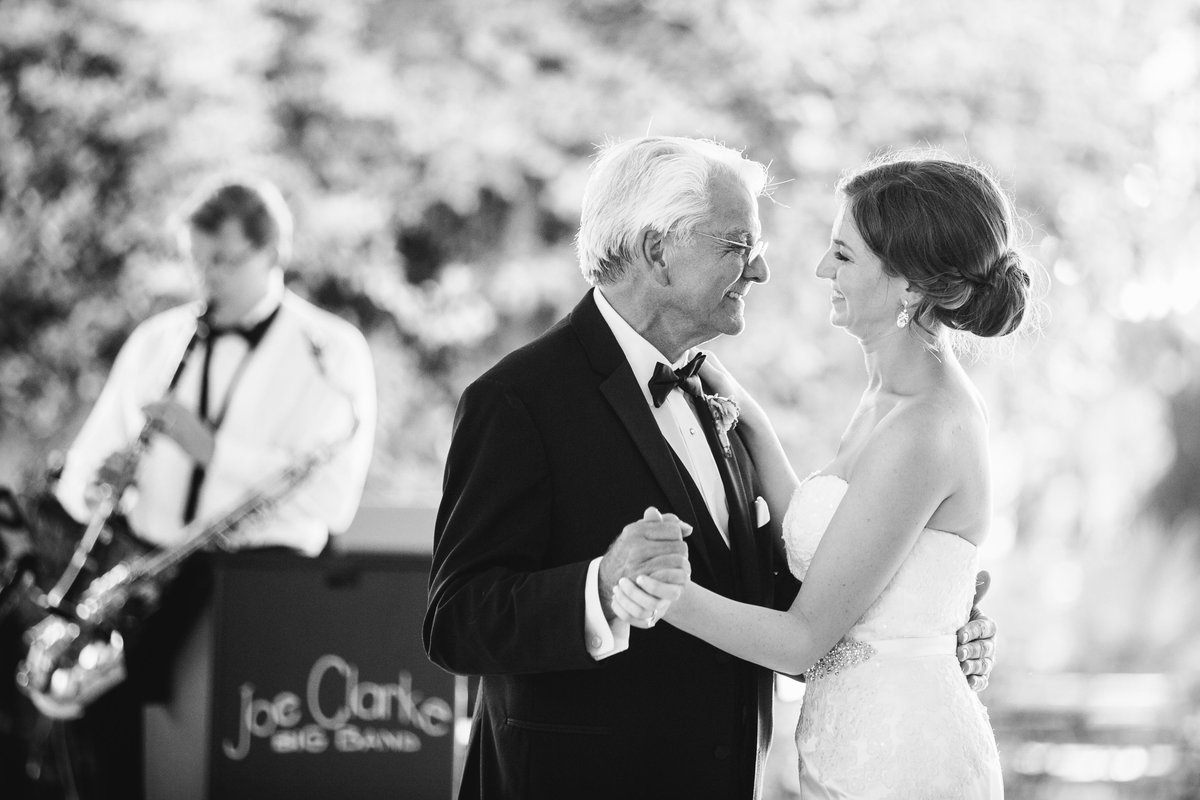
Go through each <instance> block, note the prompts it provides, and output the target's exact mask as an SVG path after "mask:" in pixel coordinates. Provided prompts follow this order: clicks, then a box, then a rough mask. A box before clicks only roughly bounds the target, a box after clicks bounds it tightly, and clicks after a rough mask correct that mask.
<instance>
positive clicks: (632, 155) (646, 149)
mask: <svg viewBox="0 0 1200 800" xmlns="http://www.w3.org/2000/svg"><path fill="white" fill-rule="evenodd" d="M717 175H727V176H729V177H731V178H733V179H734V180H737V181H739V182H741V183H742V184H743V185H744V186H745V187H746V189H747V191H749V192H750V196H751V197H758V196H759V195H760V194H762V193H763V191H764V189H765V188H766V186H767V168H766V167H765V166H764V165H762V164H760V163H758V162H757V161H751V160H750V159H748V158H746V157H745V156H744V155H742V153H741V151H739V150H733V149H732V148H729V147H726V146H724V145H722V144H718V143H717V142H713V141H707V140H702V139H687V138H684V137H679V136H648V137H645V138H642V139H632V140H630V141H626V142H616V143H613V144H608V145H605V146H604V147H602V148H601V150H600V153H599V156H598V157H597V159H596V162H595V163H594V164H593V165H592V174H591V177H590V178H588V182H587V187H586V188H585V189H584V191H583V212H582V214H581V217H580V222H579V233H578V234H576V236H575V249H576V251H577V252H578V253H579V269H580V270H581V271H582V272H583V277H584V278H586V279H587V281H588V283H590V284H592V285H593V286H598V285H600V286H602V285H605V284H611V283H613V282H615V281H616V280H617V279H618V278H620V277H621V275H623V274H624V273H625V270H626V269H627V268H628V266H629V264H630V262H631V261H632V260H633V257H634V254H635V253H636V251H637V248H638V244H639V240H640V237H641V233H642V231H643V230H645V229H647V228H649V229H651V230H654V231H658V232H659V233H660V234H662V235H664V236H666V235H670V236H673V237H674V238H675V240H676V241H680V242H686V241H687V240H688V239H689V238H690V236H691V233H692V231H693V230H695V228H696V226H697V225H699V224H700V223H701V222H703V221H704V220H705V219H706V218H707V217H708V215H709V214H710V213H711V212H712V201H711V196H710V193H711V188H712V181H713V178H714V177H715V176H717Z"/></svg>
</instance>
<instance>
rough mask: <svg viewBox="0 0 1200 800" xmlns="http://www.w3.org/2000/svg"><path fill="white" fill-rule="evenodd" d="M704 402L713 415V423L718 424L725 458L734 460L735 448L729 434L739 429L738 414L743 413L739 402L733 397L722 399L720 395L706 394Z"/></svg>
mask: <svg viewBox="0 0 1200 800" xmlns="http://www.w3.org/2000/svg"><path fill="white" fill-rule="evenodd" d="M704 402H705V405H707V406H708V411H709V413H710V414H712V418H713V422H714V423H716V428H717V439H719V440H720V442H721V449H722V450H724V451H725V457H726V458H733V448H732V447H730V445H729V432H730V431H731V430H733V429H734V428H736V427H737V424H738V414H740V413H741V409H740V408H738V404H737V401H736V400H734V399H733V398H732V397H722V396H721V395H719V394H706V395H704Z"/></svg>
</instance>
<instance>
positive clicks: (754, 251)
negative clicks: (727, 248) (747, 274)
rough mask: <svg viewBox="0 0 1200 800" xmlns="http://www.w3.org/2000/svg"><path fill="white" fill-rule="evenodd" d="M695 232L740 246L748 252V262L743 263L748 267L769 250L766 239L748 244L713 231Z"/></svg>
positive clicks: (717, 240)
mask: <svg viewBox="0 0 1200 800" xmlns="http://www.w3.org/2000/svg"><path fill="white" fill-rule="evenodd" d="M693 233H696V234H699V235H700V236H704V237H705V238H708V239H712V240H713V241H716V242H724V243H725V244H731V245H733V246H734V247H740V248H741V249H742V250H743V251H744V252H745V253H746V263H745V264H744V265H743V266H746V267H748V266H750V265H751V264H753V263H754V260H755V259H758V258H762V257H763V256H764V255H765V254H766V252H767V240H766V239H759V240H758V241H757V242H755V243H754V244H746V243H745V242H738V241H735V240H733V239H722V238H721V237H720V236H713V235H712V234H711V233H705V232H704V231H693Z"/></svg>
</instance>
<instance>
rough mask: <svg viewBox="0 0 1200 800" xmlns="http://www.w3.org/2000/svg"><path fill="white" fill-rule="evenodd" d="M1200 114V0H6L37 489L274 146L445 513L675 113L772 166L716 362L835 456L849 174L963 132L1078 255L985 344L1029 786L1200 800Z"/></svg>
mask: <svg viewBox="0 0 1200 800" xmlns="http://www.w3.org/2000/svg"><path fill="white" fill-rule="evenodd" d="M1197 131H1200V8H1198V7H1197V6H1196V4H1195V3H1194V2H1191V1H1190V0H1159V1H1158V2H1156V3H1153V4H1141V3H1133V2H1126V0H1089V1H1088V2H1085V1H1084V0H1059V2H1055V3H1043V2H1040V0H1009V2H1004V3H998V2H982V3H952V2H934V1H932V0H930V1H929V2H921V3H902V2H899V0H723V1H718V0H686V1H685V0H645V1H642V2H634V1H633V0H503V1H501V0H440V1H439V2H427V0H386V1H384V0H342V1H341V2H338V3H323V2H317V0H256V2H245V0H208V1H207V2H199V1H198V0H4V2H2V3H0V482H4V483H9V484H13V485H16V486H18V487H21V486H28V485H31V484H32V483H34V482H36V481H37V480H39V479H40V478H39V476H40V475H41V474H42V473H43V472H44V470H45V468H46V466H47V464H48V463H49V462H50V461H51V460H52V458H53V454H54V453H55V452H58V451H61V450H62V449H64V448H65V447H66V446H67V445H69V443H70V441H71V439H72V437H73V435H74V433H75V431H76V430H77V429H78V426H79V425H80V424H81V423H82V419H83V415H84V414H86V412H87V410H88V409H89V408H90V406H91V403H92V402H93V400H94V399H95V397H96V395H97V393H98V391H99V388H100V386H101V385H102V383H103V380H104V377H105V375H106V374H107V370H108V368H109V366H110V364H111V362H112V359H113V357H114V356H115V354H116V351H117V349H118V348H119V346H120V344H121V342H122V341H123V340H124V338H125V336H126V335H127V334H128V332H129V331H130V330H131V328H132V327H133V326H134V325H135V324H136V323H137V322H139V321H140V320H142V319H144V318H145V317H146V316H147V315H149V314H150V313H152V312H153V311H155V310H158V309H160V308H163V307H166V306H169V305H172V304H175V303H177V302H179V301H180V300H181V299H185V298H188V297H190V296H191V293H192V292H193V291H194V286H193V282H192V277H191V273H190V271H189V267H188V265H187V264H186V263H185V262H184V261H183V260H182V259H181V257H180V254H179V252H178V251H177V249H176V247H175V240H174V238H173V233H172V220H171V217H170V214H171V212H172V210H174V209H175V208H177V207H178V205H179V203H180V201H182V199H183V198H184V197H185V196H186V195H187V194H188V193H189V191H190V190H191V189H192V188H194V186H195V185H196V183H197V182H198V181H199V180H200V179H201V178H203V177H206V176H208V175H210V174H211V173H212V172H214V171H218V170H225V169H239V170H250V171H253V172H257V173H260V174H263V175H265V176H267V177H269V178H271V179H272V180H274V181H275V182H276V183H278V184H279V185H280V186H281V188H282V189H283V191H284V194H285V196H286V197H287V198H288V200H289V202H290V203H291V205H292V206H293V209H294V211H295V212H296V216H297V219H298V230H297V242H296V244H297V246H296V256H295V258H294V259H293V261H292V263H291V264H290V267H289V281H290V285H291V286H292V287H293V288H294V289H295V290H296V291H298V292H300V293H302V294H304V295H306V296H309V297H310V298H312V299H314V300H315V301H316V302H318V303H320V304H322V305H324V306H326V307H328V308H330V309H332V310H334V311H336V312H337V313H339V314H342V315H343V316H345V317H347V318H348V319H350V320H352V321H354V322H355V323H356V324H358V325H359V326H360V327H361V328H362V329H363V331H364V332H365V333H366V334H367V336H368V339H369V341H370V343H371V346H372V349H373V352H374V354H375V359H376V367H377V371H378V377H379V394H380V401H381V402H380V411H381V413H380V425H379V431H378V439H377V447H376V457H375V462H374V465H373V468H372V472H371V476H370V479H369V484H368V489H367V496H366V498H365V500H364V502H365V503H368V504H372V505H384V504H399V505H423V506H431V505H436V503H437V500H438V495H439V485H440V479H441V469H442V459H443V457H444V453H445V451H446V448H447V445H448V441H449V435H450V427H451V420H452V417H453V412H454V406H455V403H456V401H457V398H458V395H459V393H460V392H461V390H462V389H463V388H464V387H465V385H466V384H467V383H468V382H469V381H470V380H471V379H472V378H473V377H474V376H475V375H477V374H478V373H479V372H481V371H482V370H483V369H484V368H486V367H487V366H489V365H490V364H491V363H492V362H494V361H495V360H496V359H497V358H498V357H499V356H500V355H502V354H503V353H504V352H506V351H507V350H509V349H511V348H512V347H514V346H516V345H518V344H521V343H523V342H525V341H527V340H528V339H530V338H532V337H533V336H534V335H536V334H537V333H539V332H540V331H541V330H543V329H545V328H546V327H547V326H548V325H549V324H550V323H552V322H553V321H554V320H555V319H557V318H558V317H559V316H560V315H561V314H562V313H564V312H565V311H566V310H568V309H569V308H570V307H571V306H572V305H573V304H574V303H575V302H576V301H577V300H578V298H579V296H580V295H581V294H582V293H583V291H584V290H585V289H586V285H585V284H584V282H583V281H582V279H581V278H580V276H579V273H578V270H577V269H576V267H575V265H574V254H573V250H572V237H573V235H574V231H575V227H576V224H577V221H578V212H579V198H580V195H581V192H582V187H583V183H584V181H585V179H586V173H587V168H588V165H589V162H590V157H591V155H592V154H593V153H594V150H595V145H596V144H597V143H599V142H602V141H604V140H605V139H608V138H627V137H631V136H637V135H641V134H643V133H646V132H652V133H662V134H679V135H688V136H701V137H709V138H714V139H718V140H722V141H724V142H726V143H729V144H732V145H736V146H739V147H745V148H746V150H747V152H748V154H749V155H751V156H752V157H754V158H755V159H758V160H762V161H769V162H770V163H771V172H772V174H773V176H774V177H775V179H776V180H777V181H779V182H780V185H779V186H778V187H777V189H776V190H775V192H774V195H773V198H772V200H770V201H767V202H765V203H764V204H763V209H762V210H763V222H764V232H765V236H766V237H767V238H769V239H770V240H771V242H772V247H771V259H770V262H771V267H772V270H773V277H772V280H771V283H770V284H769V285H768V286H766V287H760V288H758V289H756V290H755V291H754V292H753V293H752V294H751V296H750V298H749V304H748V305H749V308H748V316H749V319H750V324H749V327H748V329H747V331H746V333H745V334H744V335H743V336H741V337H739V338H737V339H733V340H726V341H722V342H720V343H719V344H717V345H716V347H715V349H716V350H717V351H718V352H719V353H720V354H721V356H722V359H723V360H724V361H725V362H726V363H727V364H729V365H731V366H733V367H735V368H736V369H737V370H738V371H739V373H740V374H741V376H742V379H743V381H744V382H745V383H746V384H747V385H748V386H749V387H751V388H752V389H754V390H755V391H757V392H758V394H759V396H760V397H761V398H762V399H763V401H764V403H765V405H767V407H768V409H769V410H770V411H772V412H773V416H774V419H775V421H776V423H777V425H778V427H779V429H780V432H781V434H782V436H783V438H784V440H785V443H786V445H787V447H788V448H789V451H790V453H791V455H792V458H793V461H794V462H795V463H796V465H797V468H798V470H799V471H801V472H804V471H807V470H810V469H816V468H818V467H820V466H821V465H822V464H823V463H825V461H827V460H828V459H829V458H831V457H832V455H833V452H834V448H835V446H836V443H837V439H838V437H839V434H840V432H841V430H842V427H843V425H844V423H845V422H846V417H847V415H848V413H849V411H850V410H851V409H852V408H853V404H854V403H855V401H856V399H857V395H858V392H859V391H860V390H861V387H862V384H863V374H862V367H861V361H860V355H859V352H858V348H857V345H856V344H855V342H854V341H853V340H852V339H850V338H849V337H847V336H846V335H845V334H844V333H842V332H841V331H839V330H834V329H831V328H830V327H829V326H828V324H827V320H828V308H827V305H828V303H827V293H826V292H825V290H824V289H823V287H822V286H821V284H820V282H819V281H818V280H817V279H816V278H815V277H814V276H813V274H812V271H813V268H814V267H815V264H816V261H817V258H818V256H819V255H820V253H821V252H822V251H823V249H824V246H825V243H826V241H827V238H828V231H829V228H830V224H831V222H832V218H833V213H834V210H835V202H834V199H833V195H832V187H833V185H834V182H835V181H836V179H837V177H838V175H839V173H840V172H841V171H842V170H843V169H845V168H847V167H850V166H853V165H855V164H857V163H859V162H861V161H862V160H864V159H865V158H867V157H868V156H869V155H871V154H872V153H873V152H875V151H877V150H878V149H880V148H885V147H908V146H913V145H925V144H929V145H934V146H938V147H940V148H942V149H944V150H946V151H948V152H950V153H952V154H955V155H959V156H967V157H972V158H975V159H978V160H980V161H982V162H984V163H986V164H988V165H990V166H991V167H992V169H993V170H994V172H995V173H996V174H997V175H998V177H999V178H1000V179H1001V181H1002V183H1003V184H1004V185H1005V186H1006V188H1008V189H1009V190H1010V191H1011V192H1012V194H1013V196H1014V197H1015V199H1016V201H1017V203H1018V205H1019V207H1020V208H1021V210H1022V215H1023V221H1024V229H1025V230H1024V237H1023V241H1024V245H1025V250H1026V252H1027V253H1028V254H1029V255H1030V256H1031V257H1033V258H1035V259H1036V260H1037V261H1038V262H1039V263H1040V264H1041V265H1042V266H1043V267H1044V269H1045V274H1046V278H1047V280H1046V281H1044V283H1045V284H1046V288H1047V289H1048V291H1047V292H1046V293H1045V294H1044V297H1043V300H1042V303H1041V307H1040V311H1041V313H1040V315H1039V316H1040V325H1039V326H1038V329H1037V330H1036V331H1035V332H1034V333H1032V334H1031V335H1026V336H1025V337H1022V338H1020V339H1019V340H1018V341H1016V342H1015V343H1009V345H1008V346H1006V347H1004V348H1003V349H1001V350H998V351H993V350H985V351H984V352H983V353H982V356H981V357H980V358H979V360H978V361H977V362H976V363H975V364H974V366H972V367H971V371H972V374H973V376H974V377H975V378H976V380H977V381H978V382H979V384H980V385H981V388H982V389H983V391H984V393H985V395H986V397H987V398H988V401H989V403H990V411H991V419H992V432H993V448H994V450H993V457H994V460H995V466H996V469H995V475H996V482H997V490H998V491H997V501H998V502H997V519H996V525H995V529H994V531H993V534H992V537H991V540H990V541H989V543H988V545H987V547H986V548H985V551H984V556H985V558H984V560H985V562H986V564H985V565H986V566H987V567H988V568H989V569H990V570H991V571H992V573H993V575H994V578H995V581H994V587H993V589H992V591H991V594H990V596H989V600H988V603H987V605H986V608H987V610H988V612H989V614H991V615H992V616H993V617H994V618H995V619H997V621H998V622H999V624H1000V626H1001V630H1002V634H1001V637H1002V638H1001V656H1000V665H999V667H998V668H997V671H996V675H995V678H994V680H993V688H991V689H990V690H989V691H988V692H987V693H985V695H984V699H985V702H987V703H988V705H989V707H990V708H991V709H992V715H993V721H994V722H995V724H996V727H997V732H998V735H999V736H1000V739H1001V747H1002V751H1003V754H1004V758H1005V765H1006V770H1007V771H1008V783H1009V792H1010V795H1011V796H1014V797H1055V798H1059V797H1076V796H1078V797H1088V798H1107V797H1191V796H1195V792H1198V791H1200V788H1198V787H1200V779H1198V778H1197V774H1198V772H1200V770H1198V768H1197V756H1196V753H1197V749H1198V746H1197V742H1198V741H1200V719H1198V718H1197V714H1196V712H1195V708H1196V702H1195V701H1196V699H1197V697H1198V694H1197V692H1196V688H1195V687H1196V680H1195V678H1196V676H1197V674H1200V636H1198V635H1197V634H1198V633H1200V612H1198V611H1197V609H1200V552H1198V547H1200V535H1198V534H1200V347H1198V346H1197V339H1198V338H1200V309H1198V307H1197V306H1198V304H1200V270H1198V269H1197V267H1196V265H1195V263H1194V262H1195V258H1196V256H1195V254H1196V253H1197V252H1200V192H1198V191H1197V189H1198V182H1200V174H1198V170H1200V135H1197ZM785 717H786V715H785ZM788 738H789V737H788V735H787V731H786V730H781V731H780V734H779V742H780V744H779V746H777V748H776V751H783V750H788V749H790V745H788V744H787V742H788ZM786 772H787V769H786V768H781V769H780V771H779V777H778V782H777V784H775V785H773V786H772V788H771V791H772V792H774V796H776V797H786V796H789V794H790V792H791V785H790V783H789V780H788V777H787V775H786Z"/></svg>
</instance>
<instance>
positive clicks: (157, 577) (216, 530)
mask: <svg viewBox="0 0 1200 800" xmlns="http://www.w3.org/2000/svg"><path fill="white" fill-rule="evenodd" d="M313 355H314V356H315V357H316V358H317V361H318V367H319V368H320V371H321V374H322V376H323V377H325V378H326V380H327V381H329V383H330V384H331V385H333V381H331V380H330V379H329V375H328V374H327V373H326V371H325V369H324V365H323V364H322V363H321V361H322V359H321V352H320V350H319V348H318V347H317V345H315V344H314V345H313ZM334 388H335V389H336V390H337V391H338V392H339V393H340V394H342V395H343V396H344V398H345V399H346V400H347V401H348V402H349V406H350V416H351V425H350V429H349V431H348V432H347V433H346V434H345V435H343V436H342V437H340V438H338V439H337V440H335V441H332V442H329V443H327V444H324V445H322V446H320V447H318V448H316V449H315V450H313V451H311V452H310V453H309V454H308V455H306V456H305V457H304V458H302V459H300V460H298V461H297V462H295V463H293V464H292V465H290V466H288V467H287V468H285V469H283V470H281V471H280V472H278V473H276V474H275V475H273V476H272V477H270V478H268V479H267V480H265V481H263V482H262V483H260V484H259V485H258V486H256V487H255V488H254V489H252V490H251V491H249V492H248V493H247V494H246V495H245V496H244V497H243V499H242V500H241V501H240V502H238V503H237V504H235V505H234V506H232V507H230V508H229V509H227V510H226V512H225V513H224V514H222V515H221V516H219V517H218V518H217V519H216V520H215V521H213V522H207V521H202V520H197V521H196V522H193V523H191V524H189V525H187V526H186V527H185V528H184V529H183V532H182V533H183V536H182V541H181V542H180V543H179V544H177V545H174V546H172V547H167V548H164V549H161V550H156V551H154V552H150V553H146V554H144V555H141V556H138V557H135V558H132V559H130V560H128V561H122V562H120V563H118V564H117V565H116V566H114V567H112V568H111V569H109V570H108V571H107V572H105V573H103V574H102V575H100V576H99V577H97V578H96V579H95V580H93V581H92V582H91V583H90V584H88V586H87V587H86V589H84V591H83V592H82V594H81V595H80V596H79V600H78V601H77V602H75V603H74V604H73V605H72V604H70V603H68V604H66V605H65V606H64V605H63V604H62V596H63V595H65V593H66V591H67V589H69V588H70V584H71V583H72V582H73V581H74V577H75V575H76V574H77V573H78V568H75V569H74V570H73V571H72V569H71V568H69V569H68V572H69V573H71V577H70V579H68V578H67V576H66V575H64V576H63V578H62V579H60V580H59V582H58V584H56V586H55V587H54V589H52V590H51V592H49V593H47V596H46V598H45V599H44V600H43V601H41V602H40V603H39V605H41V606H43V607H44V608H46V609H47V611H48V613H47V614H46V616H44V617H43V618H42V619H41V620H40V621H39V622H38V623H37V624H35V625H33V626H32V627H31V628H29V629H28V630H27V631H26V633H25V641H26V643H27V645H28V649H27V651H26V654H25V658H24V659H22V660H21V662H20V663H19V664H18V665H17V674H16V682H17V686H18V688H19V689H20V690H21V691H22V692H24V693H25V694H26V695H28V696H29V697H30V698H32V699H33V700H34V703H35V705H37V707H38V708H39V710H41V711H42V713H44V714H46V715H47V716H51V717H59V718H71V717H76V716H78V715H79V714H80V713H82V710H83V708H85V707H86V706H87V705H89V704H90V703H92V702H94V701H95V700H96V699H98V698H99V697H101V696H102V695H103V694H104V693H105V692H107V691H108V690H110V689H112V688H113V687H114V686H117V685H118V684H120V683H121V681H123V680H124V678H125V659H124V651H125V643H124V639H123V637H122V636H121V634H120V632H119V631H118V630H117V622H118V620H119V619H120V618H121V617H122V615H123V614H125V612H126V610H127V609H128V608H130V607H131V605H130V604H131V603H136V604H137V605H136V607H137V608H138V609H139V611H140V615H139V617H140V620H144V619H145V617H146V616H148V615H149V614H150V613H151V612H152V611H153V610H154V609H155V607H156V605H157V602H158V600H159V598H160V597H161V595H162V592H163V589H164V588H165V587H166V585H167V584H168V583H169V582H170V581H171V580H172V579H173V578H174V577H175V575H176V573H177V569H178V567H179V566H181V565H182V564H183V562H184V561H186V560H187V559H188V558H190V557H191V556H193V555H195V554H196V553H199V552H202V551H209V550H216V549H220V550H231V549H235V547H236V541H235V539H234V534H236V533H238V532H239V531H242V530H244V529H246V528H247V527H252V526H253V525H255V524H257V523H258V522H259V521H261V520H262V519H264V518H265V517H266V516H267V515H268V514H269V513H270V512H271V511H272V509H274V507H275V506H276V505H278V504H279V503H280V502H281V501H283V500H284V499H285V498H286V497H287V496H288V495H289V494H291V493H292V491H294V490H295V489H296V488H297V487H298V486H299V485H300V484H302V483H303V482H304V481H305V479H307V478H308V477H309V476H310V475H311V474H312V473H313V472H314V471H315V470H317V469H318V468H319V467H321V466H322V465H323V464H325V463H327V462H328V461H330V460H331V459H333V458H334V457H335V456H336V455H337V454H338V453H339V452H340V451H341V450H342V449H343V448H344V447H346V446H347V445H348V444H349V443H350V442H351V441H352V440H353V438H354V435H355V433H356V432H357V430H358V425H359V418H358V414H357V413H356V411H355V408H354V401H353V398H352V396H351V395H350V393H349V392H348V391H346V390H345V389H344V388H342V387H339V386H336V385H334ZM150 433H152V431H151V430H150V428H149V426H148V427H147V429H146V430H144V431H143V434H142V436H140V437H139V441H141V439H142V438H143V437H145V438H147V439H148V437H149V435H150ZM139 446H140V448H141V449H144V448H145V443H144V442H143V443H141V444H140V445H135V447H139ZM123 488H124V487H121V489H118V490H112V489H110V490H109V491H106V492H104V493H103V494H102V500H101V505H100V508H98V509H97V513H96V514H94V515H93V522H92V524H93V525H97V524H99V525H102V524H103V521H104V519H107V517H108V515H109V514H110V513H111V512H112V510H113V507H114V506H115V505H116V503H117V502H118V501H119V497H120V494H121V491H122V490H123ZM101 513H102V514H103V518H102V519H101V521H100V523H96V520H97V519H100V518H101ZM90 530H91V526H89V532H90ZM87 536H88V534H87V533H85V538H87ZM92 538H93V543H94V539H95V536H93V537H92ZM82 545H83V543H82V542H81V548H80V549H82ZM87 547H88V549H89V550H90V547H91V544H90V543H89V544H88V545H87ZM78 552H79V550H77V554H78ZM86 554H87V552H86V551H84V555H85V557H86ZM73 563H74V560H73ZM64 583H65V584H66V587H65V588H62V590H61V593H60V591H59V590H60V587H62V586H63V585H64ZM55 598H57V599H55ZM140 620H135V621H140Z"/></svg>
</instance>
